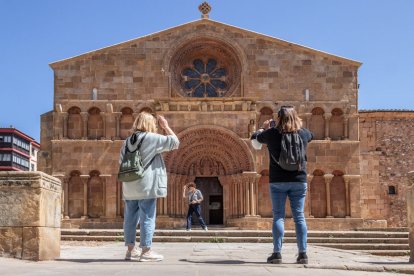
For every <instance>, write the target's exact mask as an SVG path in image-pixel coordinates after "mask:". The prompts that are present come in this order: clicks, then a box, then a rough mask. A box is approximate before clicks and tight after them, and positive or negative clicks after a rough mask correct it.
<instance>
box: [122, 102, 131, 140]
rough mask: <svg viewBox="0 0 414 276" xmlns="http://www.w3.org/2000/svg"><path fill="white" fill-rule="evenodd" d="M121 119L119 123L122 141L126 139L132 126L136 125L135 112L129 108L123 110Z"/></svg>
mask: <svg viewBox="0 0 414 276" xmlns="http://www.w3.org/2000/svg"><path fill="white" fill-rule="evenodd" d="M121 113H122V114H121V118H120V121H119V136H120V137H121V138H122V139H126V138H127V137H128V136H129V134H130V131H131V128H132V125H133V124H134V116H133V114H132V113H133V111H132V109H131V108H129V107H124V108H122V109H121Z"/></svg>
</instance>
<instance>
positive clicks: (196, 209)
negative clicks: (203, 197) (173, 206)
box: [187, 204, 207, 229]
mask: <svg viewBox="0 0 414 276" xmlns="http://www.w3.org/2000/svg"><path fill="white" fill-rule="evenodd" d="M193 212H195V214H196V216H197V218H198V221H199V222H200V225H201V227H202V228H203V229H204V228H206V227H207V225H206V223H205V222H204V220H203V218H202V217H201V205H200V204H190V205H188V212H187V229H191V220H192V218H193Z"/></svg>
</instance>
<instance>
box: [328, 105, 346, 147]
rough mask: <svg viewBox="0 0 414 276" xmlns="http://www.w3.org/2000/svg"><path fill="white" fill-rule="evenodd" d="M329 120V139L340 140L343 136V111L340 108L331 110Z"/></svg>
mask: <svg viewBox="0 0 414 276" xmlns="http://www.w3.org/2000/svg"><path fill="white" fill-rule="evenodd" d="M331 113H332V116H331V119H330V120H329V137H330V138H331V140H342V139H343V137H344V117H343V114H344V112H343V111H342V109H340V108H335V109H333V110H332V112H331Z"/></svg>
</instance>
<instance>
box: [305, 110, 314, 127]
mask: <svg viewBox="0 0 414 276" xmlns="http://www.w3.org/2000/svg"><path fill="white" fill-rule="evenodd" d="M304 117H305V124H306V126H305V127H306V128H307V129H309V125H310V119H311V118H312V113H305V114H304Z"/></svg>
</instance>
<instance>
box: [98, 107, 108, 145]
mask: <svg viewBox="0 0 414 276" xmlns="http://www.w3.org/2000/svg"><path fill="white" fill-rule="evenodd" d="M108 115H109V114H108V113H106V112H101V117H102V137H99V138H100V139H102V138H103V139H105V140H110V138H108V136H107V134H106V125H107V122H106V121H107V117H108Z"/></svg>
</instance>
